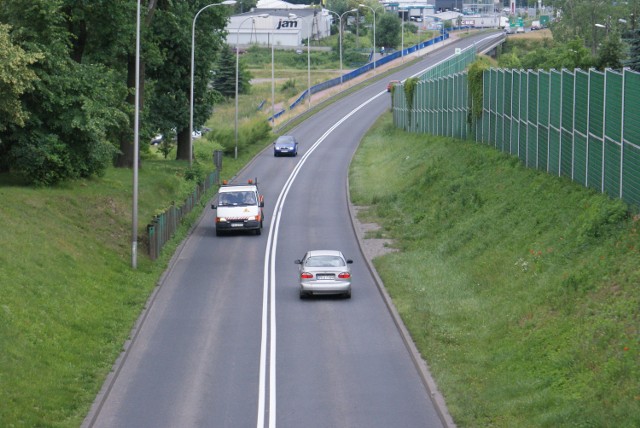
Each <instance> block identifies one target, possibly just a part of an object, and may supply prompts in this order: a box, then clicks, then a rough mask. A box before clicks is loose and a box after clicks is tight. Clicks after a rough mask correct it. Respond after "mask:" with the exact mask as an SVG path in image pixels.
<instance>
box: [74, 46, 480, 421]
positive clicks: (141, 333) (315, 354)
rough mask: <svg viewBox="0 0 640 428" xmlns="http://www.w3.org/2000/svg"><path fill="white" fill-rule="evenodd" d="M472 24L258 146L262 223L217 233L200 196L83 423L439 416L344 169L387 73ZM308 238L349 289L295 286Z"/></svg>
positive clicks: (249, 171)
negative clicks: (368, 252)
mask: <svg viewBox="0 0 640 428" xmlns="http://www.w3.org/2000/svg"><path fill="white" fill-rule="evenodd" d="M480 38H481V37H475V38H474V37H470V38H467V39H464V40H459V41H456V42H453V43H451V44H448V45H447V46H446V47H444V48H442V49H440V50H438V51H433V52H430V53H429V55H428V56H426V57H424V58H423V60H422V61H421V62H420V63H419V64H416V65H413V66H410V67H408V68H405V69H403V70H402V71H398V72H397V73H395V74H393V75H390V76H388V78H387V79H385V80H381V81H378V82H376V83H373V84H372V85H369V86H367V87H365V88H363V89H361V90H359V91H357V92H355V93H353V94H352V95H350V96H348V97H345V98H343V99H341V100H339V101H338V102H336V103H334V104H332V105H331V106H330V107H328V108H325V109H324V110H322V111H319V112H318V113H317V114H315V115H314V116H313V117H311V118H310V119H308V120H306V121H305V122H303V123H302V124H300V125H299V126H297V127H296V128H295V129H293V130H292V131H291V132H290V133H291V134H293V135H295V136H296V137H297V139H298V140H299V142H300V153H299V155H298V157H295V158H283V157H278V158H274V156H273V153H272V151H271V150H265V151H263V152H262V153H261V154H259V155H258V156H257V157H256V158H255V159H254V160H253V161H252V162H251V163H250V164H249V165H247V167H246V168H245V169H244V170H243V171H242V172H241V174H239V176H238V178H237V180H236V182H245V181H246V179H249V178H255V177H257V178H258V182H259V186H260V189H261V191H262V193H263V194H264V195H265V214H266V219H265V229H264V230H263V233H262V235H260V236H256V235H254V234H238V235H229V236H222V237H216V235H215V226H214V215H215V213H214V211H213V210H211V209H207V211H206V212H205V214H204V215H203V217H202V218H201V220H200V221H199V222H198V224H197V226H196V227H195V228H194V230H193V232H192V234H191V235H190V236H189V237H188V239H186V241H185V242H184V243H183V245H182V246H181V247H180V249H179V251H178V252H177V253H176V255H175V256H174V258H173V260H172V263H171V266H170V268H169V269H168V270H167V272H166V273H165V275H164V277H163V279H162V281H161V284H160V286H159V287H158V288H157V289H156V292H155V293H154V295H153V296H152V298H151V299H150V301H149V304H148V307H147V310H146V311H145V312H144V313H143V315H142V316H141V318H140V320H139V322H138V325H137V326H136V328H135V330H134V332H133V333H132V336H133V337H132V340H131V342H130V343H128V344H126V351H125V352H124V353H123V354H122V356H121V357H120V359H119V360H118V361H117V362H116V364H115V366H114V371H113V373H112V375H111V376H110V377H109V378H108V379H107V381H106V382H105V385H104V387H103V389H102V391H101V393H100V394H99V396H98V397H97V398H96V400H95V403H94V405H93V407H92V410H91V412H90V414H89V415H88V416H87V418H86V420H85V422H84V424H83V426H86V427H109V428H113V427H118V428H126V427H132V428H143V427H152V428H161V427H234V428H235V427H257V428H264V427H266V426H268V427H270V428H274V427H276V426H277V427H287V428H298V427H305V428H313V427H318V428H327V427H349V428H356V427H363V428H365V427H366V428H375V427H381V428H388V427H441V426H443V425H445V423H446V418H444V417H443V416H442V414H443V413H446V409H443V408H442V406H438V405H437V403H435V402H434V400H433V399H432V397H431V394H430V392H429V391H428V388H426V387H425V382H424V379H423V376H422V374H421V373H420V370H419V369H418V367H417V365H416V364H415V363H414V359H413V356H412V354H411V351H410V349H408V347H407V346H406V345H405V342H404V341H403V338H402V335H401V333H400V331H399V329H398V328H397V327H396V324H395V322H394V319H393V317H392V314H391V313H390V311H389V310H388V309H387V306H386V305H385V302H384V299H383V297H382V294H381V293H380V292H379V290H378V286H377V283H376V281H375V278H374V275H373V274H372V273H371V271H370V270H369V268H368V265H367V261H366V260H365V258H364V256H363V255H362V254H361V252H360V247H359V245H358V241H357V238H356V233H355V231H354V228H353V226H352V223H351V220H350V213H349V206H348V193H347V174H348V168H349V163H350V160H351V158H352V156H353V154H354V152H355V150H356V148H357V146H358V143H359V142H360V139H361V138H362V136H363V134H364V133H365V132H366V131H367V129H368V128H369V127H370V126H371V125H372V124H373V123H374V122H375V121H376V119H377V118H378V117H379V116H380V115H381V114H382V113H383V112H384V111H385V110H388V109H389V107H390V97H389V95H388V93H387V92H386V83H387V82H388V81H389V80H392V79H398V80H402V79H404V78H407V77H409V76H411V75H414V74H416V73H419V72H420V71H421V70H424V69H425V68H427V67H429V66H430V65H433V64H434V63H436V62H438V61H442V60H443V59H445V58H447V57H450V56H452V55H454V50H455V48H456V47H458V48H460V47H465V46H467V45H469V44H471V43H473V42H474V41H477V40H479V39H480ZM309 249H338V250H341V251H342V252H343V253H344V254H345V255H346V256H347V257H348V258H352V259H353V260H354V263H353V265H352V274H353V283H352V287H353V291H352V293H353V297H352V298H351V299H343V298H340V297H319V298H312V299H306V300H300V299H299V295H298V282H297V266H296V265H295V264H294V260H295V259H297V258H301V257H302V255H303V254H304V252H305V251H307V250H309Z"/></svg>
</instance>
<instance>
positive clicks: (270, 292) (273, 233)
mask: <svg viewBox="0 0 640 428" xmlns="http://www.w3.org/2000/svg"><path fill="white" fill-rule="evenodd" d="M384 94H386V91H382V92H380V93H379V94H377V95H375V96H373V97H372V98H370V99H369V100H367V101H365V102H364V103H362V104H360V105H359V106H358V107H356V108H355V109H353V110H352V111H351V112H349V114H347V115H346V116H345V117H343V118H342V119H340V120H339V121H338V122H336V123H335V124H334V125H333V126H332V127H331V128H329V129H328V130H327V132H325V133H324V134H323V135H322V136H321V137H320V138H319V139H318V140H317V141H316V142H315V143H314V144H313V145H312V146H311V147H310V148H309V150H307V152H306V153H305V154H304V155H303V156H302V158H301V159H300V161H299V162H298V163H297V165H296V167H295V168H294V170H293V171H292V172H291V175H289V178H287V181H286V182H285V185H284V186H283V188H282V191H281V192H280V195H279V196H278V199H277V201H276V204H275V207H274V211H273V212H274V214H273V216H272V218H271V225H270V227H269V235H268V238H267V247H266V249H265V256H264V275H263V290H262V338H261V341H260V375H259V382H258V387H259V391H258V419H257V425H256V426H257V428H264V424H265V407H266V401H267V399H268V400H269V428H275V426H276V298H275V296H276V295H275V289H276V277H275V262H276V248H277V244H278V230H279V228H280V216H281V214H282V207H283V205H284V202H285V200H286V198H287V194H288V193H289V190H290V189H291V186H292V185H293V182H294V181H295V178H296V176H297V175H298V173H299V172H300V170H301V169H302V166H303V165H304V163H305V162H306V161H307V159H308V158H309V156H311V153H313V152H314V151H315V149H316V148H317V147H318V146H319V145H320V144H321V143H322V142H323V141H324V140H325V139H326V138H327V137H328V136H329V135H330V134H331V133H332V132H333V131H334V130H335V129H336V128H337V127H338V126H340V125H341V124H342V123H344V122H345V121H346V120H347V119H349V118H350V117H351V116H353V115H354V114H356V113H357V112H358V111H359V110H361V109H362V108H364V107H365V106H366V105H367V104H369V103H371V102H372V101H373V100H375V99H376V98H378V97H380V96H382V95H384ZM267 319H268V322H267ZM267 341H268V343H269V395H268V396H267V391H266V372H267Z"/></svg>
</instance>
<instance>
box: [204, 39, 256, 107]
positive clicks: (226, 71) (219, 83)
mask: <svg viewBox="0 0 640 428" xmlns="http://www.w3.org/2000/svg"><path fill="white" fill-rule="evenodd" d="M236 59H237V58H236V54H235V53H234V52H233V51H232V50H231V48H229V46H228V45H224V46H223V48H222V49H221V50H220V57H219V58H218V62H217V63H216V67H215V70H214V75H213V88H214V89H215V90H216V91H218V92H219V93H220V94H222V96H224V97H227V98H234V97H235V93H236ZM250 80H251V74H250V73H249V72H248V71H247V67H246V64H245V63H244V61H242V60H240V61H239V62H238V93H240V94H245V93H247V92H248V91H249V88H250V86H251V84H250V82H249V81H250Z"/></svg>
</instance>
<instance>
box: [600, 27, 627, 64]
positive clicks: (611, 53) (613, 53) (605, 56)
mask: <svg viewBox="0 0 640 428" xmlns="http://www.w3.org/2000/svg"><path fill="white" fill-rule="evenodd" d="M595 62H596V67H597V68H598V69H600V70H604V69H605V68H612V69H616V70H619V69H621V68H622V42H621V41H620V35H619V34H618V33H612V34H609V36H608V37H607V38H606V39H605V41H604V43H602V46H600V49H598V55H597V57H596V61H595Z"/></svg>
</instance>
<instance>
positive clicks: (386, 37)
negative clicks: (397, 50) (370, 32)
mask: <svg viewBox="0 0 640 428" xmlns="http://www.w3.org/2000/svg"><path fill="white" fill-rule="evenodd" d="M401 27H402V25H401V22H400V18H398V17H397V16H395V15H394V14H392V13H383V14H381V16H380V18H379V19H378V22H377V23H376V39H377V40H376V43H377V44H378V46H386V47H397V46H398V45H399V44H400V39H401V35H400V31H401Z"/></svg>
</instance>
